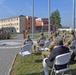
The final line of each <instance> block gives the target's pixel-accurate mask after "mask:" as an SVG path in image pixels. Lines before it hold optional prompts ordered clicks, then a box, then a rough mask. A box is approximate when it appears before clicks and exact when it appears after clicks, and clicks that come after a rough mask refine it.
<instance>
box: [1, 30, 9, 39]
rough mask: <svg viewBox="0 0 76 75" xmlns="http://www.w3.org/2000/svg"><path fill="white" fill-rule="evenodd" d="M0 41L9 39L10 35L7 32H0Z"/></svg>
mask: <svg viewBox="0 0 76 75" xmlns="http://www.w3.org/2000/svg"><path fill="white" fill-rule="evenodd" d="M0 39H10V34H9V32H7V31H3V30H2V31H0Z"/></svg>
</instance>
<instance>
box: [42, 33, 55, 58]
mask: <svg viewBox="0 0 76 75" xmlns="http://www.w3.org/2000/svg"><path fill="white" fill-rule="evenodd" d="M56 37H57V33H54V34H53V41H52V42H51V43H50V45H49V48H48V51H43V52H42V58H43V59H44V58H45V57H48V56H49V54H50V52H51V51H52V49H53V48H54V46H55V43H56Z"/></svg>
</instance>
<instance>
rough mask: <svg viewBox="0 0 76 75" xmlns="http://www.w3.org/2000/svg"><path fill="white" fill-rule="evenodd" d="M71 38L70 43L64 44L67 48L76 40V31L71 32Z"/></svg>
mask: <svg viewBox="0 0 76 75" xmlns="http://www.w3.org/2000/svg"><path fill="white" fill-rule="evenodd" d="M70 34H71V36H70V38H69V39H68V41H67V42H66V43H64V45H65V46H68V47H69V45H70V44H71V43H72V41H74V40H76V38H75V35H74V31H71V32H70Z"/></svg>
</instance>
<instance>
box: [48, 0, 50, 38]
mask: <svg viewBox="0 0 76 75" xmlns="http://www.w3.org/2000/svg"><path fill="white" fill-rule="evenodd" d="M49 35H50V0H48V37H49Z"/></svg>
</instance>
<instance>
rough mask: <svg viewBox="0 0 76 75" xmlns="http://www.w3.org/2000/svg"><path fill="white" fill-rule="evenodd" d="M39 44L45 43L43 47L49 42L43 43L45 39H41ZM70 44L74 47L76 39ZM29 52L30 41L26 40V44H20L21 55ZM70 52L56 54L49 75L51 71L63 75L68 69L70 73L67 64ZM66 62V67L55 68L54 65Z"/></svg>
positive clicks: (51, 74) (30, 47)
mask: <svg viewBox="0 0 76 75" xmlns="http://www.w3.org/2000/svg"><path fill="white" fill-rule="evenodd" d="M40 44H45V47H47V48H48V46H49V44H50V42H49V41H48V42H46V43H45V40H44V41H43V40H42V41H41V42H40ZM70 46H71V47H72V46H74V47H76V40H74V41H73V42H72V43H71V45H70ZM45 47H44V48H45ZM31 53H32V43H29V42H27V44H26V45H23V46H22V51H21V55H22V56H25V55H29V54H31ZM71 54H72V52H69V53H65V54H61V55H58V56H56V58H55V60H54V64H53V67H52V71H51V73H50V75H53V72H54V73H55V75H57V74H62V75H64V73H65V72H66V71H69V74H70V75H71V70H70V65H69V64H68V62H69V60H70V58H71ZM66 63H67V67H66V68H64V69H60V70H56V68H55V65H63V64H66Z"/></svg>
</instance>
